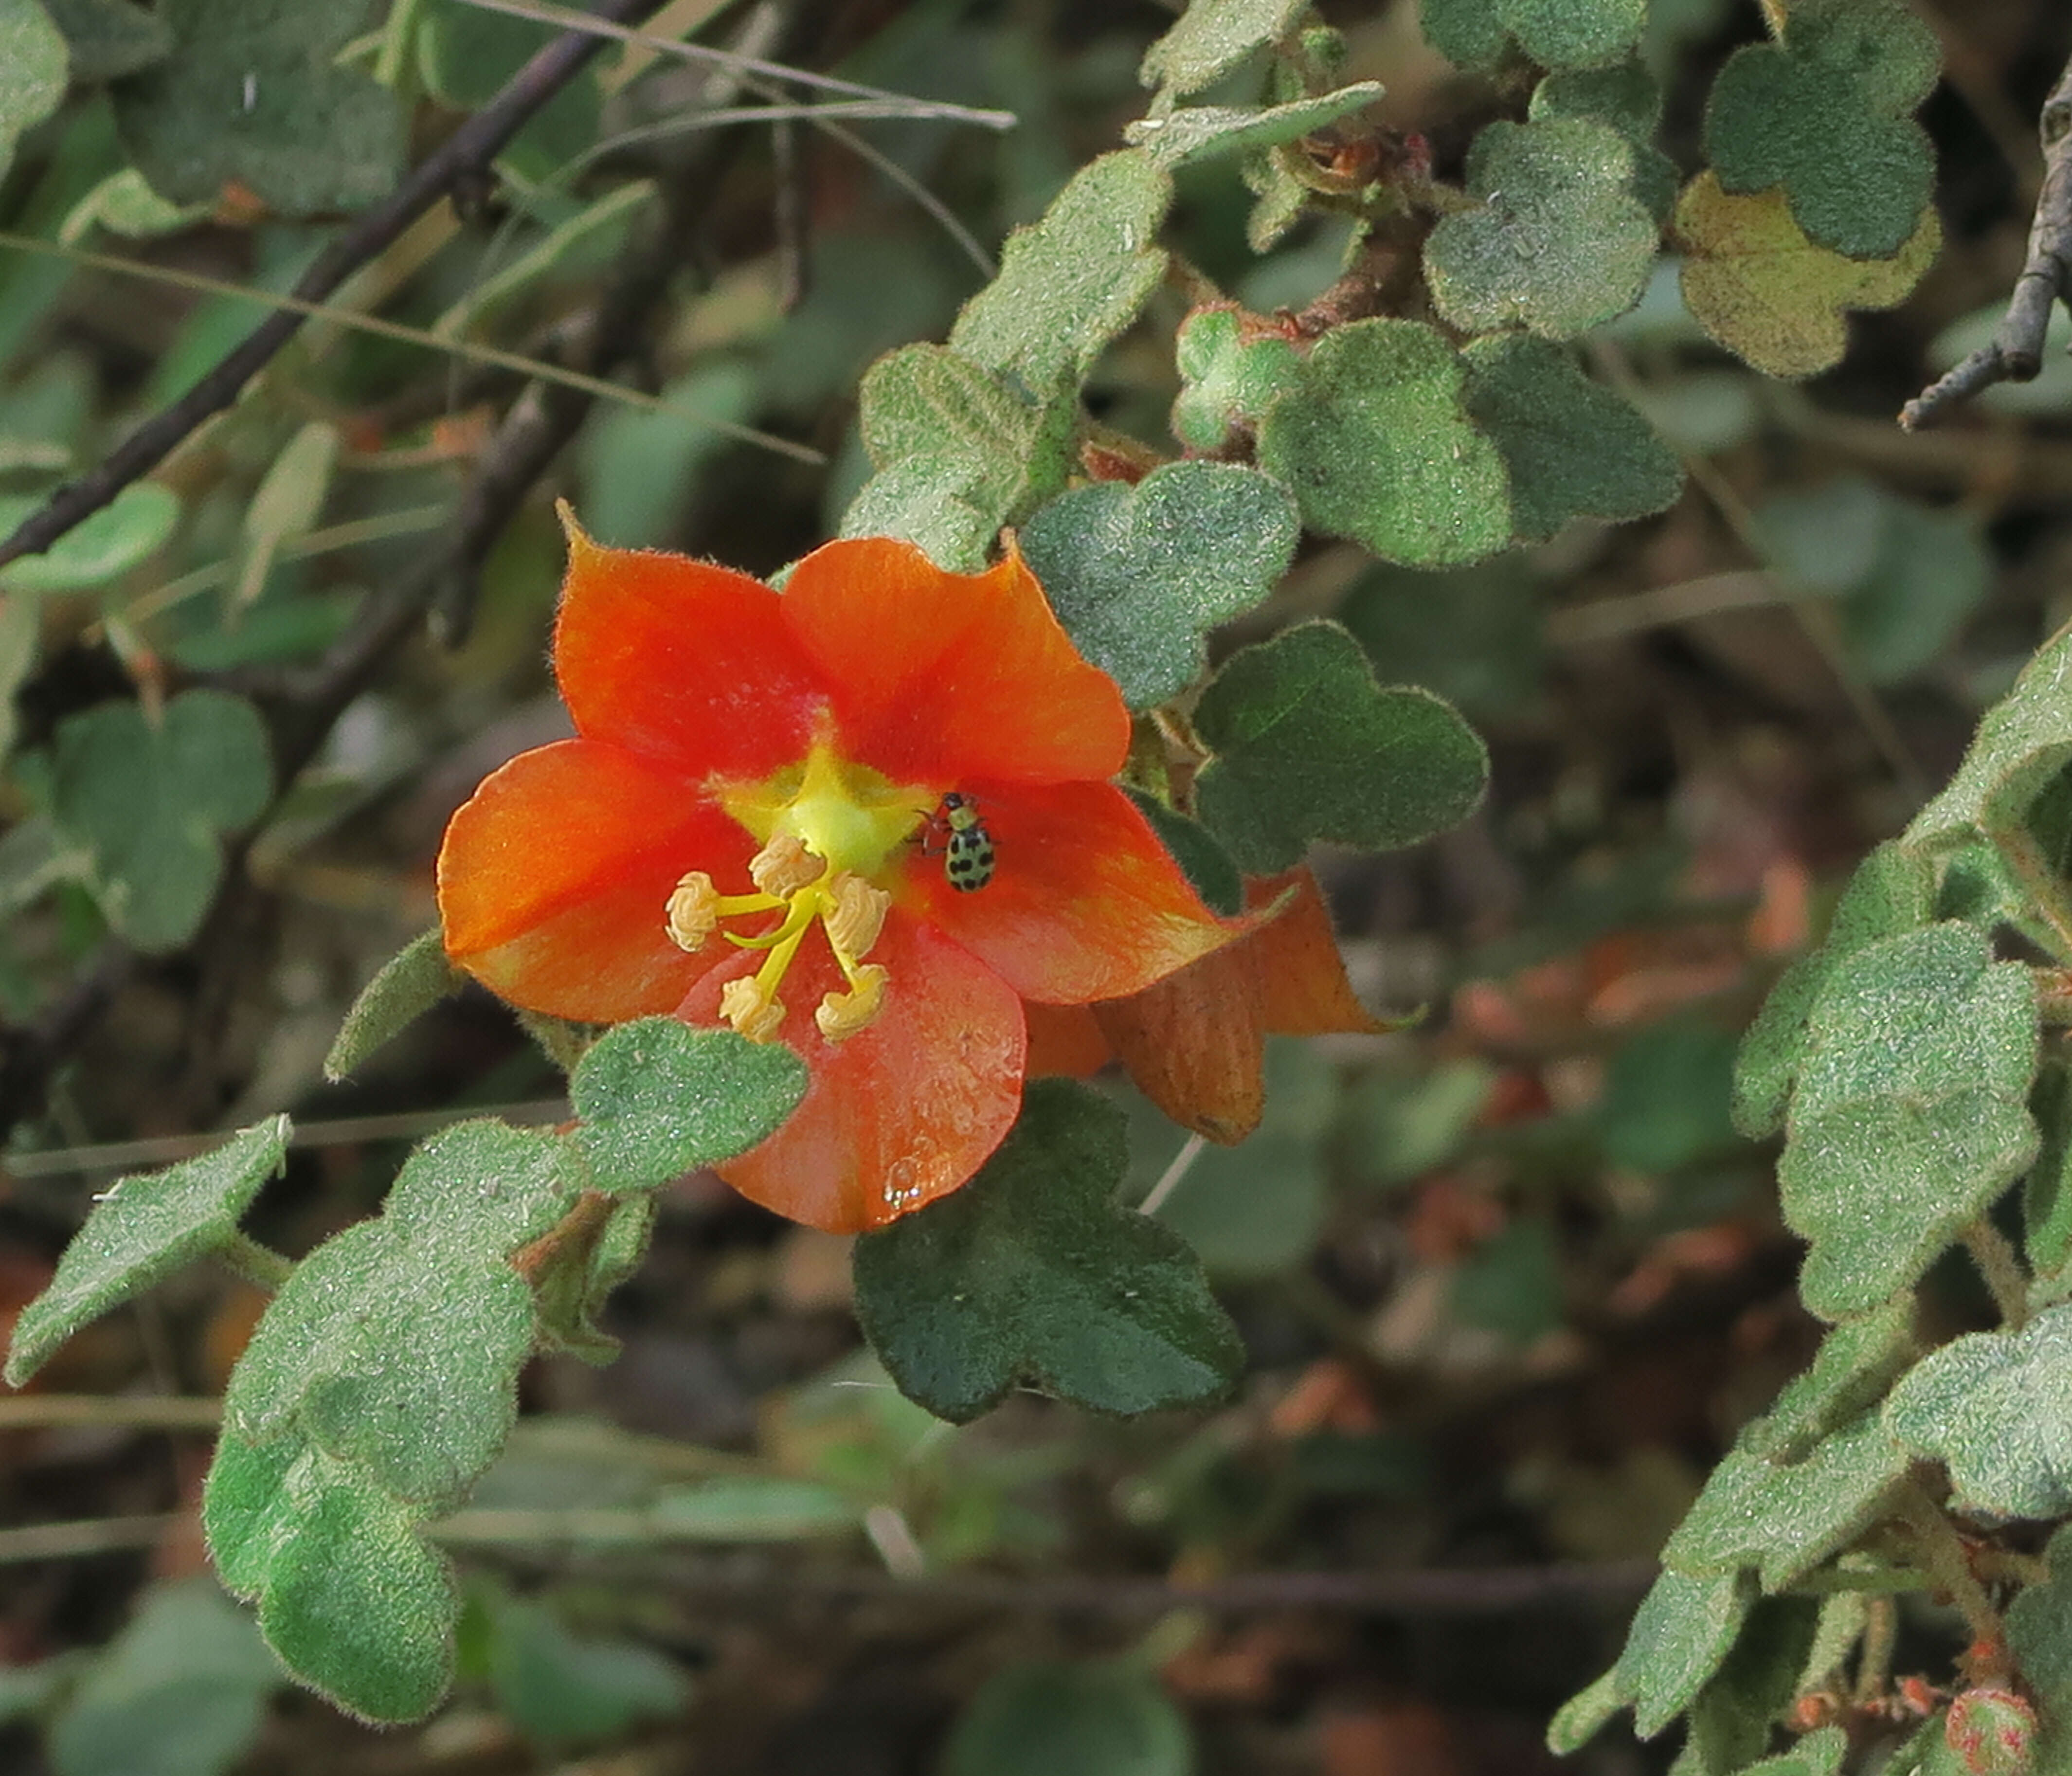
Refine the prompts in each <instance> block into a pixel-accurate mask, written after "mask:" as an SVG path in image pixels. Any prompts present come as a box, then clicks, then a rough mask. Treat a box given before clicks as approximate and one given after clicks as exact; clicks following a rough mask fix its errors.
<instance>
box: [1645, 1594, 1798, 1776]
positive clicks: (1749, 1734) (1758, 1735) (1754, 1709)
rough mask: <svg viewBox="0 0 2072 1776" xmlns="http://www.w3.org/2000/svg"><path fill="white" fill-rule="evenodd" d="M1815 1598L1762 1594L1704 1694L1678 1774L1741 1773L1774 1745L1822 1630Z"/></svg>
mask: <svg viewBox="0 0 2072 1776" xmlns="http://www.w3.org/2000/svg"><path fill="white" fill-rule="evenodd" d="M1820 1611H1821V1606H1820V1605H1819V1602H1818V1601H1815V1599H1813V1598H1811V1597H1762V1598H1759V1599H1758V1600H1757V1603H1756V1605H1755V1607H1754V1608H1753V1609H1751V1610H1750V1611H1749V1618H1748V1621H1747V1622H1745V1624H1744V1625H1743V1626H1742V1629H1741V1638H1739V1639H1738V1640H1737V1641H1736V1642H1734V1650H1733V1651H1732V1652H1731V1653H1729V1655H1727V1659H1726V1663H1725V1664H1723V1665H1722V1666H1720V1670H1719V1675H1717V1676H1716V1677H1715V1678H1713V1679H1712V1682H1711V1683H1708V1684H1707V1685H1706V1686H1705V1687H1704V1689H1702V1690H1700V1692H1698V1695H1697V1697H1696V1700H1694V1701H1693V1702H1692V1704H1691V1707H1690V1711H1689V1715H1688V1720H1687V1721H1686V1724H1685V1729H1684V1736H1683V1749H1682V1750H1681V1751H1680V1752H1679V1753H1678V1754H1677V1758H1676V1762H1675V1763H1674V1764H1673V1765H1671V1766H1670V1768H1671V1776H1734V1773H1735V1772H1737V1771H1739V1770H1742V1769H1743V1768H1745V1766H1747V1765H1749V1764H1751V1763H1753V1762H1755V1760H1756V1759H1757V1758H1758V1757H1761V1756H1762V1754H1763V1753H1764V1752H1766V1750H1768V1749H1770V1737H1771V1733H1772V1729H1774V1727H1775V1726H1776V1725H1777V1724H1778V1722H1779V1721H1780V1720H1783V1719H1784V1717H1785V1716H1786V1712H1787V1711H1788V1710H1789V1709H1790V1707H1791V1704H1793V1702H1794V1701H1795V1700H1797V1698H1798V1696H1799V1689H1800V1688H1801V1683H1802V1679H1803V1674H1804V1672H1805V1670H1806V1663H1807V1659H1808V1658H1809V1657H1811V1655H1812V1652H1813V1649H1814V1643H1815V1638H1816V1636H1817V1635H1818V1634H1819V1624H1820Z"/></svg>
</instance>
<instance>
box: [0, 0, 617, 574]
mask: <svg viewBox="0 0 2072 1776" xmlns="http://www.w3.org/2000/svg"><path fill="white" fill-rule="evenodd" d="M655 7H656V0H603V4H602V6H600V7H599V8H598V12H599V15H600V16H601V17H604V18H607V19H614V20H622V19H638V18H642V17H644V16H645V15H646V14H648V13H650V12H652V11H653V10H655ZM603 44H604V39H602V38H599V37H597V36H594V35H591V34H590V32H588V31H566V32H564V33H563V34H562V35H561V36H559V37H557V38H556V39H554V40H553V42H552V43H549V44H548V45H547V46H546V47H545V48H543V49H542V50H541V51H540V52H539V53H538V54H537V56H533V57H532V60H530V61H528V62H527V63H526V64H525V65H524V67H523V68H520V69H519V70H518V72H516V74H514V75H513V76H512V77H511V80H510V82H509V84H507V85H506V86H505V87H504V90H503V91H502V92H500V93H498V94H497V95H496V97H495V98H494V99H492V100H491V101H490V102H489V103H488V104H487V105H485V106H483V109H481V110H479V111H478V112H476V113H475V115H474V116H473V117H470V118H469V119H468V120H467V122H465V123H463V125H461V126H460V128H459V129H456V130H455V131H454V133H453V134H452V135H450V136H449V137H448V138H446V142H444V143H443V144H442V146H440V147H439V148H438V150H436V151H435V152H434V153H433V154H429V155H427V156H426V158H424V159H423V160H421V161H420V162H418V163H417V166H414V167H413V168H412V169H411V171H409V173H408V174H406V175H405V177H404V179H403V182H402V183H401V184H400V185H398V186H397V187H396V189H395V190H394V191H392V192H391V193H390V194H389V196H388V197H387V198H386V199H384V201H383V202H381V203H378V204H376V206H375V207H374V208H372V209H371V210H369V211H368V212H366V213H365V214H364V215H363V216H361V217H360V219H359V220H357V221H356V222H355V223H353V224H352V226H350V227H349V228H347V229H346V230H345V232H343V233H342V234H340V235H339V236H338V237H337V239H335V240H333V241H332V242H331V245H329V246H327V247H326V248H325V249H324V250H323V252H322V253H319V255H318V256H317V257H316V260H315V262H314V263H313V264H312V265H310V269H308V270H307V271H306V272H304V273H302V277H300V278H299V279H298V281H297V282H296V284H295V287H294V290H293V291H292V292H291V294H293V295H294V296H295V297H296V298H298V300H300V301H302V302H322V301H323V299H324V298H326V297H327V296H329V295H330V294H331V292H332V291H334V290H336V289H337V288H338V287H339V285H341V284H343V282H345V281H346V279H347V278H348V277H351V276H352V274H353V273H355V272H356V271H357V270H359V269H360V267H361V266H363V265H366V264H368V262H369V261H372V260H373V259H374V258H375V257H376V256H377V255H379V254H380V253H382V252H383V251H384V249H387V248H388V247H389V246H390V245H392V244H393V242H394V241H395V240H397V237H398V236H401V233H402V232H403V231H404V230H405V228H409V225H410V224H412V223H413V222H414V221H415V220H417V218H418V217H419V216H421V215H423V214H424V212H426V211H427V210H429V209H430V208H431V207H432V206H433V205H434V203H438V201H439V200H440V199H442V198H444V197H446V196H448V195H451V194H452V193H454V191H459V190H463V189H467V188H471V187H475V186H478V185H479V183H480V182H481V180H482V179H483V178H484V177H485V176H486V175H487V171H488V167H489V164H490V162H491V161H492V160H494V159H495V158H496V156H497V155H498V154H500V152H502V150H503V149H504V145H505V144H506V143H508V142H509V141H510V140H511V138H512V137H513V136H515V135H516V134H517V133H518V132H519V130H520V129H522V128H524V125H525V124H526V122H527V121H528V119H530V118H531V117H532V115H533V113H536V112H537V111H538V110H539V109H540V108H541V106H543V105H545V104H546V103H547V101H549V99H551V98H553V96H554V95H555V94H556V93H558V92H560V91H561V88H563V87H564V86H565V85H567V84H568V83H569V80H572V79H574V77H575V76H576V75H577V74H578V72H581V70H582V66H583V64H585V63H586V62H587V61H588V60H590V58H591V57H592V56H594V55H596V54H597V52H598V50H599V49H601V48H602V47H603ZM302 320H303V317H302V315H298V314H296V313H295V312H294V311H293V310H277V311H276V312H274V313H273V314H272V315H268V316H267V318H266V319H265V320H263V321H261V323H259V325H258V326H257V327H254V328H253V330H252V331H250V332H249V333H248V334H247V335H245V338H244V339H241V340H240V341H239V343H237V344H236V346H235V347H232V349H231V350H230V351H229V352H227V353H226V354H225V355H224V356H223V358H222V359H221V360H219V361H218V363H217V364H216V366H215V368H213V369H212V370H210V371H209V372H208V374H207V375H206V376H203V377H202V378H201V380H199V382H197V383H195V385H194V386H193V387H192V388H191V389H189V390H188V391H187V393H185V394H184V395H183V396H181V397H180V398H179V400H178V401H174V402H173V403H172V404H171V405H169V406H167V407H165V408H162V409H160V410H159V411H158V413H154V414H153V415H152V416H151V417H150V418H149V419H147V420H146V421H144V423H143V424H142V426H138V428H137V430H135V431H134V432H132V433H131V434H129V436H128V437H127V438H124V439H123V441H122V442H121V443H120V444H118V445H117V446H116V447H115V448H114V449H113V450H111V451H110V452H109V454H108V455H107V456H106V458H104V459H103V460H102V461H101V463H99V464H98V465H97V467H95V468H93V470H92V471H89V472H88V473H87V474H85V475H81V476H80V478H79V479H77V480H76V481H68V482H67V483H65V484H64V486H63V487H59V488H58V489H57V490H56V491H54V492H53V493H52V494H51V496H50V498H49V499H47V500H45V501H44V502H43V504H42V505H41V506H39V507H38V508H36V510H35V511H34V512H31V513H30V514H29V516H27V518H25V519H23V520H22V522H21V523H20V524H19V525H18V526H16V527H15V529H14V533H13V534H12V535H11V536H10V537H8V538H7V539H6V541H4V542H0V566H4V565H6V563H8V562H9V561H17V560H19V558H20V557H23V556H24V555H35V554H39V553H42V552H43V550H44V549H48V548H49V547H50V546H51V544H52V543H54V542H56V541H57V540H58V539H59V538H60V537H62V536H64V534H65V533H66V532H68V531H69V530H70V529H72V527H73V526H74V525H76V524H79V523H80V522H81V521H82V520H84V519H86V518H88V517H90V516H92V515H93V513H95V512H98V511H100V509H101V508H102V507H103V506H105V505H106V504H108V503H109V501H110V500H113V499H114V497H115V496H116V495H117V494H118V493H120V492H121V491H122V490H123V488H125V487H128V486H129V484H130V483H132V482H133V481H135V480H138V479H140V478H141V477H142V476H144V475H148V474H150V471H152V470H153V469H154V468H156V467H158V464H159V463H162V462H163V461H164V460H165V458H166V456H168V455H169V454H171V452H172V451H173V450H175V448H176V447H177V446H179V444H180V442H182V441H183V439H185V438H187V436H188V435H189V434H191V433H192V432H193V431H194V430H195V429H196V428H197V427H198V426H200V425H201V424H202V422H203V421H204V420H206V419H208V417H210V416H211V415H212V414H215V413H220V412H222V411H223V410H224V409H225V408H227V407H229V406H232V405H234V404H235V403H236V400H237V397H239V395H240V393H243V391H244V389H245V384H246V383H248V382H249V381H250V380H252V378H253V376H256V375H257V374H258V372H260V371H261V370H262V369H264V368H265V366H266V365H267V364H269V362H270V361H271V360H272V359H273V356H274V354H275V353H277V352H279V351H280V349H281V347H282V346H284V345H286V343H288V341H289V340H290V339H293V338H294V335H295V333H296V331H297V330H298V328H299V327H301V326H302Z"/></svg>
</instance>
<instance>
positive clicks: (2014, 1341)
mask: <svg viewBox="0 0 2072 1776" xmlns="http://www.w3.org/2000/svg"><path fill="white" fill-rule="evenodd" d="M1885 1423H1886V1425H1887V1426H1888V1428H1889V1429H1890V1430H1891V1432H1892V1434H1893V1436H1894V1437H1897V1438H1898V1439H1899V1440H1900V1441H1901V1442H1902V1443H1903V1444H1905V1445H1906V1446H1907V1448H1908V1449H1911V1450H1912V1451H1913V1452H1914V1453H1916V1454H1917V1455H1919V1456H1920V1457H1922V1458H1924V1459H1926V1460H1927V1461H1940V1462H1942V1464H1943V1465H1944V1466H1946V1467H1947V1468H1948V1469H1949V1470H1950V1481H1951V1485H1952V1486H1955V1489H1956V1491H1957V1495H1958V1498H1959V1500H1960V1501H1961V1502H1962V1503H1963V1505H1964V1507H1966V1508H1967V1509H1969V1510H1974V1511H1988V1512H1992V1513H1993V1514H1995V1515H2000V1516H2004V1517H2029V1518H2042V1519H2049V1518H2053V1517H2062V1516H2063V1515H2065V1514H2066V1512H2067V1511H2072V1307H2053V1308H2049V1309H2045V1311H2044V1312H2042V1313H2039V1314H2037V1317H2036V1318H2034V1319H2033V1320H2031V1321H2030V1322H2029V1324H2028V1325H2027V1326H2024V1327H2023V1328H2022V1329H2021V1331H2019V1332H1973V1333H1969V1334H1966V1335H1965V1336H1964V1337H1963V1338H1954V1339H1952V1340H1951V1342H1949V1343H1948V1344H1946V1345H1944V1346H1942V1349H1941V1350H1934V1351H1931V1352H1930V1354H1929V1355H1927V1356H1926V1357H1924V1358H1923V1359H1922V1360H1921V1362H1920V1363H1917V1364H1916V1365H1915V1366H1914V1368H1913V1369H1912V1370H1910V1371H1909V1372H1908V1373H1907V1374H1906V1375H1905V1376H1903V1377H1902V1378H1901V1380H1900V1383H1899V1385H1898V1386H1897V1387H1894V1388H1893V1391H1892V1397H1891V1398H1890V1399H1889V1400H1887V1401H1886V1403H1885Z"/></svg>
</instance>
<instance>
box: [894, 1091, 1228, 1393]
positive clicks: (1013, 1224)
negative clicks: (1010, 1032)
mask: <svg viewBox="0 0 2072 1776" xmlns="http://www.w3.org/2000/svg"><path fill="white" fill-rule="evenodd" d="M1127 1161H1128V1149H1127V1134H1126V1131H1125V1129H1124V1123H1123V1116H1122V1112H1120V1110H1118V1109H1117V1108H1116V1107H1115V1106H1114V1105H1113V1104H1110V1103H1109V1102H1108V1100H1106V1099H1104V1098H1103V1097H1102V1096H1100V1094H1098V1093H1097V1092H1094V1091H1089V1090H1088V1089H1087V1087H1084V1086H1081V1085H1076V1084H1074V1083H1071V1082H1070V1081H1068V1080H1062V1079H1039V1080H1037V1081H1035V1082H1034V1083H1032V1084H1031V1085H1030V1087H1029V1090H1028V1095H1027V1096H1026V1098H1025V1099H1024V1100H1023V1102H1022V1117H1021V1120H1019V1121H1018V1122H1017V1123H1016V1124H1015V1125H1014V1128H1013V1132H1012V1133H1010V1134H1009V1136H1008V1137H1007V1140H1006V1141H1005V1142H1004V1143H1003V1144H1002V1145H1001V1149H1000V1150H999V1152H998V1153H995V1154H994V1155H993V1157H992V1158H991V1159H990V1160H989V1161H987V1162H986V1165H985V1169H984V1170H982V1171H980V1173H979V1174H978V1176H977V1177H976V1178H973V1179H972V1181H971V1182H969V1183H968V1184H967V1185H965V1186H964V1188H963V1189H962V1190H958V1191H956V1193H955V1194H952V1195H950V1196H947V1197H944V1198H943V1199H942V1200H941V1201H939V1202H933V1203H931V1204H930V1205H929V1206H928V1207H926V1208H924V1209H922V1210H920V1211H917V1212H916V1213H915V1214H912V1215H906V1216H904V1217H902V1219H899V1220H898V1221H895V1222H894V1223H892V1225H891V1226H890V1227H886V1228H885V1229H884V1230H883V1231H881V1232H878V1233H868V1234H865V1235H863V1237H862V1238H861V1239H859V1240H858V1241H857V1248H856V1312H857V1319H858V1320H859V1321H860V1322H861V1323H862V1326H863V1329H864V1332H865V1336H866V1337H868V1338H870V1342H871V1345H872V1346H873V1348H874V1349H875V1350H877V1352H878V1356H879V1358H880V1359H881V1360H882V1362H883V1363H884V1364H885V1367H886V1370H887V1371H889V1372H890V1375H891V1376H892V1379H894V1381H895V1382H897V1383H898V1386H899V1391H900V1392H902V1393H903V1394H905V1395H906V1396H907V1398H908V1399H910V1400H914V1401H915V1402H917V1403H918V1404H921V1405H923V1406H925V1407H927V1409H928V1410H929V1411H930V1412H933V1413H935V1415H936V1416H938V1417H939V1418H946V1419H948V1420H950V1421H951V1422H952V1424H965V1423H968V1422H969V1421H970V1420H972V1419H974V1418H976V1417H977V1416H979V1415H980V1413H981V1412H985V1411H986V1410H988V1409H989V1408H991V1407H993V1406H994V1405H996V1404H998V1403H999V1402H1000V1400H1001V1399H1003V1398H1004V1397H1005V1396H1006V1394H1007V1392H1008V1391H1009V1389H1010V1388H1013V1387H1017V1386H1029V1387H1035V1388H1038V1389H1040V1390H1041V1391H1042V1392H1046V1393H1050V1394H1055V1395H1059V1396H1062V1397H1063V1398H1064V1399H1067V1400H1072V1401H1074V1402H1075V1403H1076V1404H1079V1405H1082V1406H1087V1407H1091V1408H1093V1409H1095V1410H1096V1411H1098V1412H1121V1413H1137V1412H1152V1411H1155V1410H1157V1409H1158V1408H1162V1407H1170V1406H1195V1405H1201V1404H1206V1403H1207V1402H1208V1401H1211V1400H1215V1399H1216V1398H1218V1397H1219V1396H1221V1395H1223V1393H1224V1392H1227V1390H1228V1388H1229V1387H1231V1384H1232V1383H1233V1382H1234V1381H1235V1379H1236V1377H1237V1375H1238V1373H1239V1371H1240V1370H1241V1369H1242V1367H1243V1366H1244V1347H1243V1346H1242V1345H1241V1344H1240V1343H1239V1340H1238V1336H1237V1332H1236V1329H1235V1327H1233V1326H1231V1323H1230V1321H1229V1320H1228V1319H1227V1318H1226V1317H1225V1316H1224V1313H1223V1309H1221V1308H1220V1307H1219V1306H1218V1305H1216V1301H1215V1297H1214V1296H1213V1295H1211V1293H1209V1288H1208V1285H1207V1281H1205V1280H1204V1279H1203V1277H1202V1267H1201V1264H1200V1263H1199V1261H1198V1260H1197V1259H1196V1258H1195V1257H1194V1254H1193V1253H1192V1252H1190V1251H1188V1249H1187V1248H1186V1244H1185V1243H1184V1242H1183V1241H1182V1239H1180V1238H1179V1236H1178V1235H1177V1234H1175V1233H1174V1232H1172V1231H1171V1230H1170V1229H1169V1228H1166V1227H1161V1226H1160V1225H1159V1224H1158V1223H1157V1222H1155V1221H1152V1220H1149V1219H1146V1218H1145V1217H1144V1216H1142V1215H1137V1214H1135V1213H1133V1211H1129V1210H1128V1209H1124V1208H1122V1207H1118V1206H1117V1204H1116V1201H1115V1188H1116V1184H1117V1183H1118V1182H1120V1179H1121V1177H1122V1174H1123V1170H1124V1166H1125V1165H1126V1164H1127Z"/></svg>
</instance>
